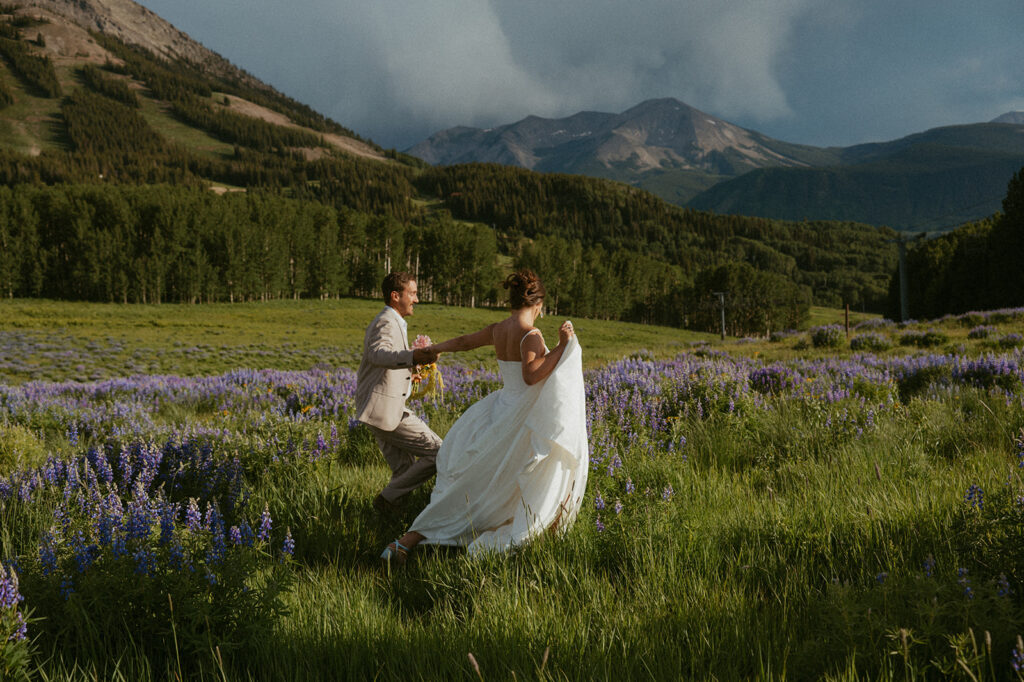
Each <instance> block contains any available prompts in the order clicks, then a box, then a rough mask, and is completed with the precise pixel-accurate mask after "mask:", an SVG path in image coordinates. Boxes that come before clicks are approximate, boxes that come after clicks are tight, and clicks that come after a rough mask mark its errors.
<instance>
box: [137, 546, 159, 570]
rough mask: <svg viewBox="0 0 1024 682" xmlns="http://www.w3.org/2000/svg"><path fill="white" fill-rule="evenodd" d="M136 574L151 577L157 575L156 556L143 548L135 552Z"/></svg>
mask: <svg viewBox="0 0 1024 682" xmlns="http://www.w3.org/2000/svg"><path fill="white" fill-rule="evenodd" d="M133 558H134V559H135V572H136V573H137V574H139V575H145V576H151V575H153V574H154V573H156V554H154V553H153V552H152V551H151V550H149V549H147V548H145V547H143V548H142V549H140V550H138V551H137V552H135V555H134V557H133Z"/></svg>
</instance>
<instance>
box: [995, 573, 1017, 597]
mask: <svg viewBox="0 0 1024 682" xmlns="http://www.w3.org/2000/svg"><path fill="white" fill-rule="evenodd" d="M1012 592H1013V590H1011V589H1010V581H1009V580H1007V578H1006V574H1005V573H1000V574H999V579H998V580H996V596H998V597H1009V596H1010V594H1011V593H1012Z"/></svg>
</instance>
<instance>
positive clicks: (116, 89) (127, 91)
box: [78, 64, 139, 109]
mask: <svg viewBox="0 0 1024 682" xmlns="http://www.w3.org/2000/svg"><path fill="white" fill-rule="evenodd" d="M78 72H79V74H81V76H82V81H83V82H84V83H85V84H86V85H87V86H89V88H90V89H92V90H93V91H94V92H97V93H99V94H101V95H105V96H107V97H109V98H110V99H113V100H115V101H118V102H120V103H121V104H124V105H125V106H129V107H132V108H134V109H138V108H139V98H138V97H137V96H136V95H135V93H134V92H132V89H131V88H130V87H128V83H127V81H126V80H125V79H123V78H111V77H110V76H107V75H105V74H104V73H103V71H102V70H101V69H100V68H99V67H97V66H94V65H92V64H86V65H85V66H83V67H82V68H80V69H79V70H78Z"/></svg>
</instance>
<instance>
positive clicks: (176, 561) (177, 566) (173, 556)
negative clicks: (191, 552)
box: [168, 539, 195, 571]
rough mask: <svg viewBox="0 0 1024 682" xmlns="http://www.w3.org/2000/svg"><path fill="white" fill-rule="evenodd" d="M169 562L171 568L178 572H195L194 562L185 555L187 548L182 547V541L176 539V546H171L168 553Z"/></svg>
mask: <svg viewBox="0 0 1024 682" xmlns="http://www.w3.org/2000/svg"><path fill="white" fill-rule="evenodd" d="M168 562H169V564H170V566H171V568H172V569H174V570H176V571H184V570H187V571H193V570H195V569H193V568H192V562H191V561H190V560H189V558H188V555H187V554H186V553H185V548H184V547H182V545H181V541H179V540H177V539H175V541H174V544H172V545H171V550H170V552H169V553H168Z"/></svg>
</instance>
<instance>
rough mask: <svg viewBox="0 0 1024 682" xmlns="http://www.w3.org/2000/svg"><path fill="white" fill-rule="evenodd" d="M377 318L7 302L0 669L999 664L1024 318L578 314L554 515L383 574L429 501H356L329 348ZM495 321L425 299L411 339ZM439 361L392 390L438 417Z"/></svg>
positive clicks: (1009, 613) (476, 670)
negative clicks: (665, 318)
mask: <svg viewBox="0 0 1024 682" xmlns="http://www.w3.org/2000/svg"><path fill="white" fill-rule="evenodd" d="M377 307H378V304H377V303H375V302H373V301H342V302H334V301H329V302H305V301H290V302H289V301H274V302H269V303H253V304H244V305H239V304H236V305H223V306H214V305H211V306H171V305H162V306H123V305H107V304H90V303H63V302H37V301H14V302H2V303H0V313H3V319H4V320H5V325H4V327H3V328H2V329H0V358H2V359H3V363H4V366H3V372H4V376H5V377H7V378H6V379H5V381H4V382H3V383H0V566H2V567H3V570H2V572H0V588H2V589H0V642H2V644H0V676H2V677H3V679H5V680H6V679H47V680H82V679H86V680H94V679H96V680H98V679H109V680H133V681H134V680H151V679H152V680H156V679H200V680H207V679H209V680H213V679H252V680H280V679H289V680H317V679H333V678H344V679H364V678H375V679H395V680H404V679H410V677H412V678H414V679H481V678H483V679H488V678H502V679H511V678H514V679H541V680H549V679H550V680H567V679H568V680H589V679H634V678H644V679H680V678H684V679H692V678H701V679H711V678H714V679H723V680H724V679H728V680H733V679H735V680H739V679H752V678H758V679H779V680H781V679H829V680H854V679H878V678H886V679H890V678H894V677H899V678H902V679H954V678H963V679H976V680H980V679H989V680H996V679H1007V680H1009V679H1016V676H1017V675H1018V673H1019V672H1020V671H1021V666H1022V665H1024V643H1022V642H1021V639H1020V635H1021V634H1022V633H1024V616H1022V614H1024V609H1022V595H1024V563H1022V561H1021V554H1020V546H1021V545H1020V542H1021V533H1022V530H1024V480H1022V479H1021V473H1020V472H1021V462H1022V461H1024V369H1022V360H1024V355H1022V352H1024V350H1022V348H1024V336H1022V334H1021V332H1024V309H1019V308H1018V309H1006V310H998V311H989V312H974V313H970V314H967V315H961V316H956V317H949V318H947V319H943V320H933V321H929V322H921V323H914V324H909V325H900V324H896V323H893V322H890V321H888V320H884V319H882V318H878V317H866V318H859V319H855V321H854V324H853V325H851V327H852V328H851V332H850V337H849V338H847V336H846V334H845V330H844V329H842V328H841V327H839V326H838V325H836V324H834V323H835V322H836V321H837V320H838V319H841V315H842V313H841V312H840V311H836V310H828V309H818V310H815V311H814V318H813V322H814V325H815V326H812V327H810V328H807V329H805V330H803V331H798V332H793V333H790V334H785V335H777V336H776V337H775V338H774V339H772V340H767V339H762V340H758V339H734V338H732V339H727V340H726V341H725V342H722V341H721V340H718V339H715V338H710V337H708V336H700V335H695V334H692V333H689V332H681V331H679V330H675V329H669V328H656V327H641V326H635V325H627V324H622V323H616V322H606V321H605V322H595V321H591V320H585V319H577V320H575V321H574V322H575V324H576V328H577V331H578V333H579V337H580V341H581V343H582V345H583V348H584V352H585V354H586V355H587V356H588V357H589V356H591V355H592V351H593V354H595V355H602V354H603V356H604V357H606V358H609V359H607V360H605V359H602V360H600V361H597V360H596V358H593V357H591V358H590V361H589V362H588V369H587V370H586V372H585V384H586V394H587V422H588V428H589V443H590V465H591V466H590V471H589V480H588V484H587V491H586V496H585V498H584V504H583V509H582V511H581V513H580V517H579V518H578V520H577V522H576V523H575V525H574V526H573V527H572V528H571V529H568V530H567V531H566V532H565V533H564V534H561V535H557V536H545V537H542V538H541V539H539V540H538V541H536V542H534V543H532V544H530V545H528V546H526V547H523V548H521V549H519V550H516V551H513V552H511V553H509V554H502V555H493V556H485V557H483V558H480V559H470V558H468V557H466V556H465V555H463V554H462V553H460V552H459V551H444V550H434V551H432V550H429V549H427V550H423V551H419V550H418V551H417V552H416V553H415V554H414V555H413V557H412V561H411V562H410V564H409V565H408V566H407V568H406V570H404V571H401V572H393V573H391V574H388V573H382V572H381V571H380V569H379V566H378V564H377V559H376V557H377V555H378V554H379V552H380V549H381V548H382V547H383V546H384V544H385V543H386V542H388V541H389V540H391V539H393V538H394V537H395V536H396V534H398V533H400V532H401V530H402V529H403V528H404V527H405V525H406V524H407V523H408V522H409V521H410V519H411V518H412V515H414V514H415V513H416V510H417V509H418V508H419V507H420V506H422V505H423V504H425V503H426V501H427V491H419V492H418V493H416V494H415V495H414V496H413V499H411V500H409V502H408V505H407V507H406V508H405V509H404V510H403V511H402V512H401V513H400V514H398V515H395V516H393V517H381V516H380V515H378V514H377V513H376V512H374V511H373V509H372V505H371V500H372V498H373V496H374V495H375V494H376V492H377V491H378V490H379V489H380V487H381V486H382V485H383V484H384V482H385V480H386V479H387V476H388V472H387V468H386V467H385V466H384V463H383V461H382V459H381V457H380V455H379V453H378V452H377V449H376V445H375V444H374V442H373V440H372V438H371V437H370V435H369V433H368V432H367V431H365V430H364V428H363V427H361V426H359V425H358V424H357V423H356V422H355V421H354V419H353V415H352V409H353V397H352V396H353V390H354V371H353V369H352V367H353V366H354V363H355V361H356V353H355V352H354V351H355V349H356V348H357V347H358V346H357V344H358V342H359V336H360V333H361V330H362V328H363V325H365V324H366V321H367V320H368V319H369V317H370V316H372V315H373V314H374V312H375V311H376V309H377ZM499 315H501V313H499V312H497V311H482V310H479V309H477V310H470V309H461V308H444V307H441V306H427V305H422V306H419V307H418V309H417V311H416V314H415V315H414V316H413V317H412V318H410V323H411V329H410V333H412V334H416V333H422V332H425V331H428V332H430V333H431V334H434V335H436V336H437V337H443V336H447V335H448V334H449V333H453V332H455V331H463V330H464V329H465V328H466V327H473V326H476V325H477V324H479V323H481V322H486V321H488V320H490V319H494V318H496V317H497V316H499ZM7 321H9V322H7ZM543 322H545V323H547V324H549V325H554V324H556V323H557V320H552V319H550V318H544V320H543ZM542 328H543V329H544V330H545V334H547V335H548V336H549V337H550V336H551V334H552V333H553V329H554V327H553V326H542ZM644 348H648V349H649V350H644ZM440 368H441V372H442V373H443V375H444V378H445V384H446V388H445V392H444V394H443V397H437V398H426V399H422V400H416V401H413V402H412V403H410V405H411V407H412V409H414V410H415V411H416V412H417V413H419V414H422V415H423V416H424V417H425V418H426V419H428V420H429V422H430V424H431V426H432V427H433V428H434V429H435V430H436V431H437V432H438V433H439V434H442V435H443V434H444V433H446V432H447V430H448V428H449V426H450V425H451V424H452V423H453V422H454V420H455V419H456V418H457V417H458V415H459V414H461V413H462V412H463V411H464V410H465V409H466V408H467V407H468V406H469V405H471V404H472V403H474V402H475V401H476V400H478V399H479V398H480V397H481V396H483V395H485V394H487V393H489V392H490V391H493V390H495V389H496V388H497V387H498V379H497V376H496V375H495V374H494V371H493V369H494V363H493V360H489V359H487V358H485V357H484V356H483V355H478V356H446V357H444V358H442V360H441V363H440ZM83 374H89V375H91V376H93V377H95V378H88V377H86V378H84V379H83V378H82V375H83Z"/></svg>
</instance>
